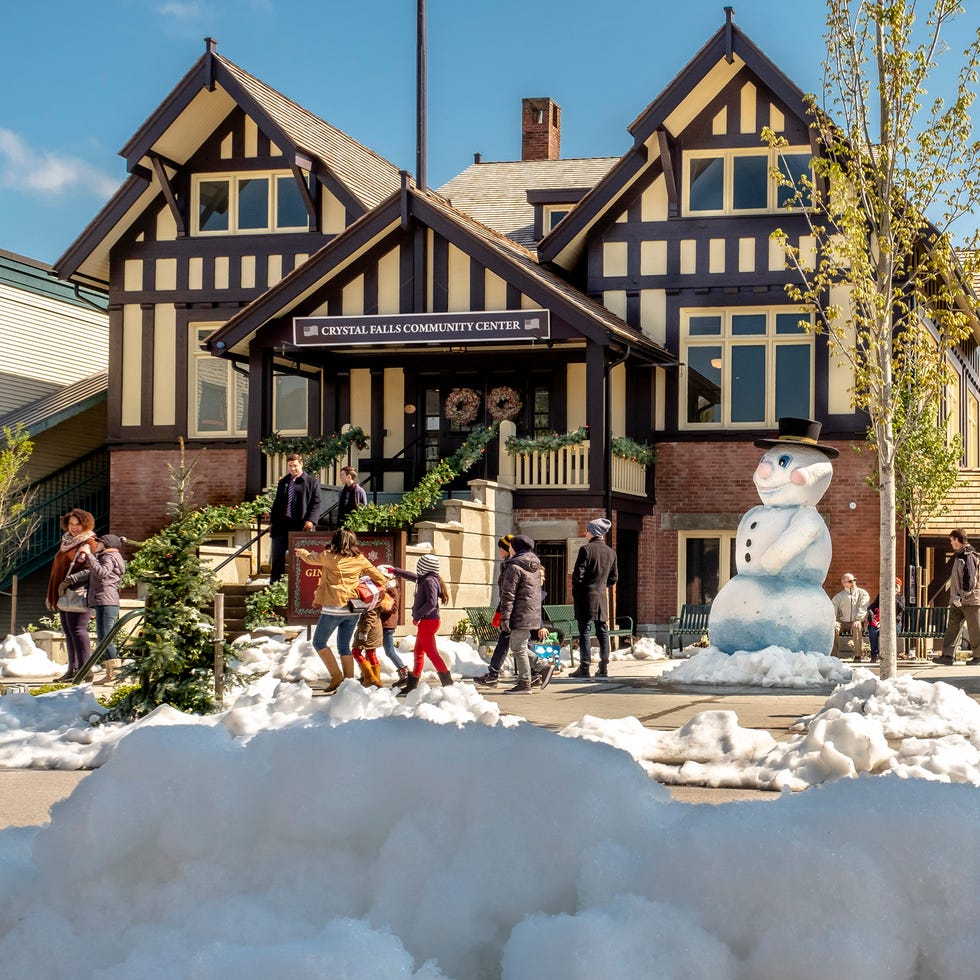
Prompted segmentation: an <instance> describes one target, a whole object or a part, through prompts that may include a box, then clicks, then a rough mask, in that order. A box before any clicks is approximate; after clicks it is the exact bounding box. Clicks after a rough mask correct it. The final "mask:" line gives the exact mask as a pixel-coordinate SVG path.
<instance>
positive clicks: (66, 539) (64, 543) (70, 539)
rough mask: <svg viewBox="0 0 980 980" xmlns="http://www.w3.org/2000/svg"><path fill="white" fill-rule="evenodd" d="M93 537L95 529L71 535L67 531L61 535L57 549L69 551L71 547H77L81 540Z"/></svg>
mask: <svg viewBox="0 0 980 980" xmlns="http://www.w3.org/2000/svg"><path fill="white" fill-rule="evenodd" d="M94 537H95V531H82V533H81V534H76V535H74V536H72V535H71V534H69V533H68V532H67V531H65V533H64V534H63V535H62V536H61V547H60V548H59V549H58V550H59V551H71V549H72V548H77V547H78V546H79V545H80V544H81V543H82V542H83V541H88V540H89V539H90V538H94Z"/></svg>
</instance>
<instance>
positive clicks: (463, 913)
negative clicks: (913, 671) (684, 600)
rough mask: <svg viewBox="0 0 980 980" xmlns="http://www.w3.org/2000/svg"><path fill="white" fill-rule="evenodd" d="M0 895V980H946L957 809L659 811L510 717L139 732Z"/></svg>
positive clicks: (967, 920)
mask: <svg viewBox="0 0 980 980" xmlns="http://www.w3.org/2000/svg"><path fill="white" fill-rule="evenodd" d="M344 694H345V695H347V691H346V690H345V691H344ZM348 696H351V697H352V695H348ZM426 703H430V702H426ZM713 731H714V732H715V734H716V735H718V736H719V737H720V738H721V739H722V740H723V741H724V742H725V744H729V745H730V746H731V748H732V750H733V751H751V750H752V747H751V746H750V745H748V744H745V745H743V744H742V742H743V738H747V736H743V735H742V734H740V733H739V732H738V731H736V730H735V729H734V728H732V726H731V725H729V724H726V723H724V722H722V721H721V720H719V721H718V722H717V723H716V725H715V726H714V729H713ZM701 734H702V735H703V736H708V737H706V738H705V741H704V744H703V745H702V746H701V750H702V751H703V752H704V753H708V754H710V741H711V739H710V732H709V731H708V729H704V730H703V731H702V733H701ZM763 747H764V746H763V745H762V743H761V741H760V743H759V745H758V746H756V750H758V749H761V748H763ZM677 749H678V745H677V744H674V745H673V747H672V751H675V752H676V751H677ZM937 814H941V815H942V825H943V831H942V833H941V834H923V835H920V836H918V837H917V838H916V842H915V846H914V847H909V846H908V830H909V828H910V827H921V826H928V825H932V824H934V823H935V821H936V819H937ZM514 828H520V829H519V832H517V833H514V832H513V830H514ZM0 879H2V889H0V896H2V897H0V962H2V963H3V964H4V974H5V975H7V976H12V977H28V976H41V975H43V976H45V977H48V978H51V980H62V978H64V980H68V978H75V977H79V976H93V977H95V976H98V977H100V978H103V980H123V978H128V977H136V976H138V977H142V978H147V980H165V978H166V980H169V978H171V977H191V976H193V977H196V978H199V980H224V978H226V977H229V976H235V977H236V978H239V980H253V978H254V980H258V978H264V977H270V976H280V977H298V978H299V977H315V976H356V977H380V976H384V977H405V978H410V977H414V978H424V980H436V978H443V977H453V978H457V980H469V978H474V980H475V978H479V977H487V976H500V977H502V978H504V980H531V978H535V980H539V978H552V977H555V978H557V977H593V976H602V977H603V978H605V980H632V978H635V977H638V976H648V975H652V974H653V973H655V974H656V975H657V976H663V977H698V978H705V980H738V978H742V977H763V976H766V977H789V976H792V977H796V978H802V980H807V978H814V980H816V978H822V977H828V976H855V975H860V976H861V977H862V978H880V980H886V978H887V980H890V978H893V977H911V976H930V977H936V978H944V980H960V978H963V980H967V978H973V977H974V976H975V975H976V937H975V928H974V927H975V922H974V919H975V915H974V905H975V902H974V898H975V894H974V893H975V890H976V882H977V881H978V880H980V791H978V790H977V789H976V788H974V787H971V786H941V785H936V784H934V783H931V782H926V781H921V780H915V781H903V780H897V779H878V780H866V779H865V780H856V781H844V782H840V783H837V784H834V785H832V786H828V787H826V788H824V789H822V790H820V791H817V792H810V793H805V794H798V795H794V796H790V795H785V796H783V797H782V798H781V799H779V800H778V801H776V802H774V803H771V804H767V805H759V804H735V805H728V806H715V807H711V806H685V805H682V804H677V803H672V802H670V801H669V799H668V796H667V792H666V790H665V789H664V788H663V787H662V786H659V785H658V784H657V783H655V782H653V781H652V780H650V779H648V778H647V777H646V775H645V774H644V773H643V771H642V769H641V768H640V767H639V766H636V765H635V764H634V763H633V762H632V760H631V759H630V758H629V757H628V756H627V755H625V754H624V753H622V752H618V751H615V750H613V749H611V748H610V747H608V746H605V745H597V744H590V743H588V742H586V741H582V740H581V739H567V738H566V739H562V738H558V737H557V736H555V735H554V734H553V733H550V732H548V731H544V730H541V729H537V728H534V727H532V726H529V725H526V724H521V725H517V726H514V727H510V728H505V727H502V726H494V727H488V726H486V725H480V724H467V725H463V726H462V727H458V726H456V725H450V724H444V725H434V724H429V723H426V722H425V721H423V720H422V719H421V718H419V717H418V716H417V715H416V716H415V717H384V718H379V719H375V720H370V721H354V722H351V723H348V724H337V725H334V724H331V723H330V720H329V719H328V718H327V716H326V715H321V714H319V713H317V714H315V715H314V716H311V717H308V718H307V719H306V723H305V724H301V725H291V726H286V727H283V728H279V729H276V730H271V731H260V732H258V733H257V734H255V735H254V736H253V737H250V738H240V737H235V736H234V735H233V734H232V733H231V732H230V731H229V729H228V727H227V726H226V725H224V724H206V725H201V724H196V725H195V724H183V723H182V724H166V725H145V726H143V727H142V728H141V729H140V730H138V731H135V732H133V733H132V734H131V735H130V736H129V737H128V738H126V739H124V740H123V741H122V742H121V743H120V744H119V746H118V748H117V750H116V752H115V754H114V755H113V757H112V758H111V759H110V760H109V762H108V764H107V765H106V766H105V767H104V768H103V769H101V770H99V771H98V772H95V773H93V774H92V775H91V776H89V777H88V778H87V779H86V780H84V781H83V782H82V783H81V784H80V785H79V786H78V788H77V789H76V790H75V792H74V793H73V794H72V795H71V796H70V797H69V798H68V799H67V800H66V801H64V802H63V803H60V804H57V805H56V806H55V808H54V810H53V814H52V820H51V822H50V823H48V824H45V825H43V826H42V827H40V828H14V829H10V830H5V831H2V832H0ZM863 909H873V910H874V918H875V921H877V922H880V923H885V924H886V926H887V927H886V928H884V929H878V930H876V929H869V928H868V919H867V917H866V916H864V915H861V914H856V911H860V910H863ZM828 936H830V937H832V941H830V942H828Z"/></svg>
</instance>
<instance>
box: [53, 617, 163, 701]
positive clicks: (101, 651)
mask: <svg viewBox="0 0 980 980" xmlns="http://www.w3.org/2000/svg"><path fill="white" fill-rule="evenodd" d="M144 614H145V610H144V609H142V608H140V609H130V610H129V612H128V613H126V614H125V615H124V616H120V617H119V619H117V620H116V621H115V623H113V626H112V629H111V630H109V632H108V633H106V635H105V636H104V637H103V638H102V642H101V643H100V644H99V645H98V646H97V647H96V648H95V649H94V650H93V651H92V655H91V656H90V657H89V658H88V660H86V661H85V663H84V664H82V666H81V667H79V669H78V670H76V671H75V673H74V674H72V676H71V680H70V682H69V683H71V684H77V683H78V681H79V678H81V677H84V676H85V675H86V674H87V673H88V672H89V671H90V670H91V669H92V668H93V667H94V666H95V665H96V664H97V663H98V662H99V661H100V660H101V659H102V658H103V656H105V652H106V650H107V649H108V647H109V644H111V643H112V641H113V640H114V639H115V638H116V634H117V633H119V631H120V630H121V629H122V627H123V625H124V624H125V623H128V622H129V621H130V620H131V619H135V618H136V617H137V616H139V617H142V616H143V615H144ZM130 632H132V630H130Z"/></svg>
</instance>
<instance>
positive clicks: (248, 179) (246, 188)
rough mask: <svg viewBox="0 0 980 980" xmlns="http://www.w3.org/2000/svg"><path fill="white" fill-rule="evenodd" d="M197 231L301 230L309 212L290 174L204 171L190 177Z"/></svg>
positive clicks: (204, 232)
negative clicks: (195, 176)
mask: <svg viewBox="0 0 980 980" xmlns="http://www.w3.org/2000/svg"><path fill="white" fill-rule="evenodd" d="M194 214H195V216H196V222H195V226H194V232H195V234H198V235H217V234H224V235H229V234H235V233H239V232H240V233H243V234H251V233H253V232H266V231H303V230H305V229H306V228H308V227H309V216H308V214H307V211H306V205H305V204H304V202H303V197H302V194H301V193H300V189H299V187H298V186H297V184H296V180H295V179H294V177H293V175H292V174H273V173H254V174H253V173H249V174H213V175H212V174H208V175H207V176H200V177H197V178H195V181H194Z"/></svg>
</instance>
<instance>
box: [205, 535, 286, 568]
mask: <svg viewBox="0 0 980 980" xmlns="http://www.w3.org/2000/svg"><path fill="white" fill-rule="evenodd" d="M271 530H272V525H271V524H270V525H269V526H268V527H266V528H265V530H262V529H261V527H260V529H259V533H258V534H256V535H255V537H254V538H250V539H249V540H248V541H246V542H245V544H243V545H242V546H241V547H240V548H239V549H238V550H237V551H233V552H232V553H231V554H230V555H229V556H228V557H227V558H226V559H225V560H224V561H223V562H220V563H219V564H217V565H215V566H214V567H213V568H212V569H211V571H212V573H216V572H220V571H221V569H222V568H224V567H225V565H230V564H231V563H232V562H233V561H234V560H235V559H236V558H237V557H238V556H239V555H240V554H241V553H242V552H243V551H245V550H246V549H247V548H251V547H252V545H253V544H258V543H259V541H260V540H261V539H262V538H263V537H264V536H265V535H266V534H268V533H269V532H270V531H271ZM249 567H251V566H249Z"/></svg>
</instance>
